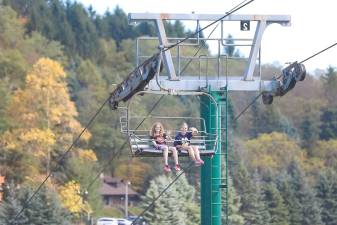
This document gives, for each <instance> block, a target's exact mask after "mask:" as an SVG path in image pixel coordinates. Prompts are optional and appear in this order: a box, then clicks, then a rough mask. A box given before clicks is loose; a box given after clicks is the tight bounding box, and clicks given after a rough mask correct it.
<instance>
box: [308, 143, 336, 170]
mask: <svg viewBox="0 0 337 225" xmlns="http://www.w3.org/2000/svg"><path fill="white" fill-rule="evenodd" d="M312 152H313V156H314V158H318V159H321V160H322V161H323V163H324V166H326V167H330V168H334V169H335V170H336V169H337V139H331V140H328V141H318V142H317V143H316V145H315V146H314V148H313V151H312Z"/></svg>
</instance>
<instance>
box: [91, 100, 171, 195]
mask: <svg viewBox="0 0 337 225" xmlns="http://www.w3.org/2000/svg"><path fill="white" fill-rule="evenodd" d="M164 97H165V95H162V96H160V98H159V99H158V100H157V102H156V103H155V104H154V105H153V106H152V108H151V110H150V111H149V113H148V114H147V115H146V117H145V118H144V119H143V120H142V121H141V122H140V123H139V124H138V126H137V127H136V128H135V130H137V129H138V128H139V127H140V126H141V125H142V124H143V123H144V121H145V120H146V119H147V118H148V117H149V116H150V114H151V113H152V112H153V110H154V109H155V108H156V107H157V105H158V104H159V103H160V101H161V100H162V99H163V98H164ZM127 143H128V141H125V142H124V143H123V145H122V146H121V147H120V148H119V150H118V151H117V152H116V153H115V154H114V155H112V156H111V158H110V160H109V161H108V162H107V163H105V164H104V166H103V167H102V169H101V170H100V171H99V173H98V174H97V175H96V176H95V178H94V179H93V180H92V181H91V182H90V183H89V185H88V187H87V189H86V190H89V189H90V188H91V186H92V185H93V184H94V183H95V182H96V180H97V179H98V178H99V176H100V174H101V173H102V172H103V171H104V170H105V169H106V168H107V167H108V166H109V165H110V163H111V162H112V161H113V160H114V159H115V158H116V157H117V156H118V155H120V153H121V152H122V150H123V149H124V147H125V145H126V144H127ZM117 154H118V155H117Z"/></svg>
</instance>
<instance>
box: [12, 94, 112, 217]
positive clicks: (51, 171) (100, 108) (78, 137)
mask: <svg viewBox="0 0 337 225" xmlns="http://www.w3.org/2000/svg"><path fill="white" fill-rule="evenodd" d="M109 99H110V97H109V98H107V99H106V100H105V101H104V103H103V104H102V105H101V106H100V107H99V109H98V110H97V111H96V113H95V114H94V116H93V117H91V119H90V120H89V122H88V123H87V125H86V126H85V127H84V128H83V130H82V131H81V133H80V134H79V135H78V136H77V138H76V139H75V140H74V141H73V143H72V144H71V145H70V147H69V148H68V149H67V150H66V151H65V153H63V154H62V155H61V157H60V158H59V159H58V160H57V165H56V167H55V168H53V169H51V170H50V172H49V174H48V175H47V177H46V178H45V179H44V180H43V182H42V183H41V184H40V185H39V186H38V188H37V189H36V190H35V191H34V193H33V194H32V196H30V198H29V199H28V200H27V201H26V202H25V203H24V205H23V207H22V208H21V210H20V211H19V212H18V213H17V214H16V215H15V217H14V221H15V220H16V219H17V218H18V217H19V216H20V215H21V213H22V212H23V211H24V210H25V209H26V208H27V207H28V204H29V203H30V201H31V200H32V199H33V198H34V197H35V195H36V194H37V193H38V192H39V191H40V189H41V188H42V186H43V185H44V184H45V183H46V182H47V180H48V179H49V178H50V177H51V175H52V173H53V170H55V169H58V168H59V167H60V163H61V162H62V161H63V160H64V158H65V157H66V156H67V155H68V153H69V152H70V150H71V149H72V148H73V147H74V145H75V144H76V143H77V142H78V140H79V139H80V138H81V136H82V135H83V133H84V132H85V131H86V130H87V129H88V127H89V126H90V125H91V124H92V123H93V121H94V120H95V119H96V117H97V116H98V114H99V113H100V112H101V111H102V109H103V107H104V106H105V105H106V103H107V102H108V101H109Z"/></svg>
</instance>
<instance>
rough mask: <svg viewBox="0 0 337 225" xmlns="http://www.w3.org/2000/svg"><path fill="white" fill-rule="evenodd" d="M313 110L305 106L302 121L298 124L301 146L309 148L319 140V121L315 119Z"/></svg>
mask: <svg viewBox="0 0 337 225" xmlns="http://www.w3.org/2000/svg"><path fill="white" fill-rule="evenodd" d="M313 111H314V109H313V107H311V105H309V104H308V105H305V112H307V113H305V114H304V116H303V121H302V122H301V124H300V129H301V133H302V137H301V140H302V146H304V147H305V148H311V147H312V145H313V144H314V142H315V141H317V140H318V138H319V132H320V129H319V120H317V118H316V117H315V114H314V112H313Z"/></svg>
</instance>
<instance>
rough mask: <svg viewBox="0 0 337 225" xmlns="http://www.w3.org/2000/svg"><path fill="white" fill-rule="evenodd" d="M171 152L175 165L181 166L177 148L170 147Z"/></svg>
mask: <svg viewBox="0 0 337 225" xmlns="http://www.w3.org/2000/svg"><path fill="white" fill-rule="evenodd" d="M170 150H171V151H172V155H173V159H174V163H175V164H176V165H178V164H179V161H178V151H177V149H176V148H175V147H170Z"/></svg>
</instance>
